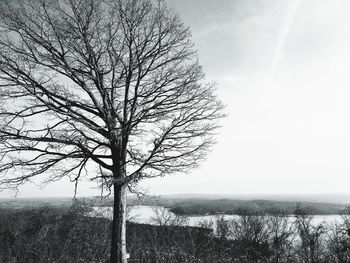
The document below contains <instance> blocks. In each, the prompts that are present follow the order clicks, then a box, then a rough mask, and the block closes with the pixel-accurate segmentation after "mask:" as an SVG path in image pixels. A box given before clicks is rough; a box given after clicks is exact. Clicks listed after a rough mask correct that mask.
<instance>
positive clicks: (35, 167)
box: [0, 0, 223, 263]
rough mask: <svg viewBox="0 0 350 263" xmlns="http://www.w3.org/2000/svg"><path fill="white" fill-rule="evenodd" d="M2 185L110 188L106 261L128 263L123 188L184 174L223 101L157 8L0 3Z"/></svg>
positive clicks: (83, 2) (138, 1)
mask: <svg viewBox="0 0 350 263" xmlns="http://www.w3.org/2000/svg"><path fill="white" fill-rule="evenodd" d="M0 28H1V35H0V96H1V110H0V118H1V119H0V143H1V144H0V152H1V159H0V160H1V165H0V176H1V177H0V182H1V184H2V186H3V187H5V188H14V189H17V188H18V186H19V185H21V184H23V183H25V182H28V181H31V180H32V179H33V178H34V177H38V176H39V178H42V179H41V180H42V182H50V181H55V180H59V179H61V178H63V177H67V176H68V177H69V178H70V179H71V180H72V181H73V182H75V183H76V185H77V184H78V182H79V181H80V180H82V179H83V178H88V179H90V180H93V181H96V183H98V185H99V186H100V187H101V189H107V190H108V191H113V192H114V212H113V224H112V225H113V226H112V228H113V229H112V242H111V257H110V262H113V263H115V262H126V240H125V225H126V224H125V220H126V219H125V218H126V216H125V214H126V212H125V211H126V191H127V188H129V189H131V190H132V189H133V188H134V187H135V185H136V184H137V183H138V182H139V181H140V180H141V179H143V178H152V177H156V176H164V175H166V174H171V173H174V172H176V173H177V172H186V171H188V170H189V169H191V168H194V167H196V166H197V165H198V164H199V162H200V161H201V160H203V159H204V158H205V156H206V153H207V152H208V150H209V149H210V147H211V146H212V145H213V143H214V140H213V135H214V133H215V131H216V129H217V127H218V124H217V120H218V119H220V118H221V117H222V116H223V114H222V109H223V106H222V104H221V102H220V101H218V99H217V98H216V96H215V85H214V84H212V83H206V82H205V80H204V74H203V73H202V69H201V67H200V65H199V64H198V58H197V54H196V51H195V50H194V48H193V43H192V42H191V39H190V38H191V35H190V32H189V30H188V28H187V27H185V26H184V25H183V23H182V22H181V20H180V19H179V17H178V15H177V14H175V13H174V12H173V11H172V10H170V9H169V8H167V7H166V5H165V3H164V2H163V1H157V2H154V1H151V0H106V1H104V0H30V1H29V0H24V1H20V0H12V1H2V2H1V7H0Z"/></svg>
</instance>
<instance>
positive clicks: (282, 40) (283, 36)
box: [268, 0, 302, 86]
mask: <svg viewBox="0 0 350 263" xmlns="http://www.w3.org/2000/svg"><path fill="white" fill-rule="evenodd" d="M301 2H302V0H290V2H289V4H288V10H287V15H286V17H285V21H284V22H283V23H282V28H281V32H280V36H279V38H278V42H277V45H276V49H275V53H274V55H273V59H272V64H271V69H270V74H269V81H268V85H269V86H270V84H271V83H272V82H273V80H274V78H275V74H276V70H277V67H278V64H279V61H280V59H281V55H282V53H283V49H284V46H285V44H286V41H287V39H288V35H289V31H290V28H291V26H292V25H293V23H294V18H295V15H296V13H297V11H298V8H299V6H300V4H301Z"/></svg>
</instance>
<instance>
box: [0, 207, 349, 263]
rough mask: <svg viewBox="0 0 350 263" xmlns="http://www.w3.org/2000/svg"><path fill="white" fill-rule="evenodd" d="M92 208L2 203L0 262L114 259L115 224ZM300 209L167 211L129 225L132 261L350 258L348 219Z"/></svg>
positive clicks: (340, 261) (310, 262)
mask: <svg viewBox="0 0 350 263" xmlns="http://www.w3.org/2000/svg"><path fill="white" fill-rule="evenodd" d="M86 211H87V209H86V207H84V206H81V205H75V206H73V207H72V208H70V209H67V208H57V207H55V208H53V207H41V208H30V209H29V208H27V209H23V208H22V209H5V208H2V209H1V210H0V262H1V263H22V262H23V263H44V262H45V263H46V262H57V263H59V262H62V263H70V262H72V263H73V262H74V263H76V262H84V263H86V262H89V263H93V262H96V263H97V262H107V260H108V257H109V248H110V246H109V242H110V237H109V235H110V227H111V222H110V221H109V220H107V219H104V218H93V217H87V216H85V214H86ZM296 213H297V214H296V218H295V220H294V221H293V222H294V223H291V222H290V218H288V217H285V216H281V215H280V216H261V215H241V216H238V217H237V218H236V219H233V220H230V221H228V220H226V219H225V218H224V217H217V219H216V222H202V223H201V227H188V226H176V225H175V224H179V223H180V221H178V220H177V218H176V217H172V218H171V217H169V215H170V214H168V215H167V214H164V211H163V213H162V211H161V212H160V213H159V214H158V215H159V217H158V218H156V219H155V220H157V223H158V225H157V226H155V225H145V224H134V223H128V226H127V230H128V232H127V247H128V252H129V253H130V259H129V262H145V263H146V262H149V263H157V262H159V263H160V262H164V263H172V262H173V263H184V262H198V263H199V262H208V263H216V262H217V263H219V262H222V263H226V262H227V263H228V262H240V263H245V262H246V263H255V262H256V263H258V262H260V263H261V262H276V263H277V262H281V263H282V262H291V263H294V262H295V263H299V262H303V263H316V262H317V263H319V262H335V263H348V262H350V250H349V248H350V218H349V217H348V216H346V215H344V216H343V221H342V222H340V223H338V224H334V225H332V226H328V225H326V224H319V225H313V224H311V219H312V217H311V216H307V215H305V214H304V213H302V211H301V210H297V211H296ZM212 224H215V225H217V227H216V228H215V231H212V230H211V229H210V227H212V226H213V225H212Z"/></svg>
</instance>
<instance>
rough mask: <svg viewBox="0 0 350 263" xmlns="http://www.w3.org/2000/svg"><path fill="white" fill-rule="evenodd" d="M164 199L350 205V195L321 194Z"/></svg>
mask: <svg viewBox="0 0 350 263" xmlns="http://www.w3.org/2000/svg"><path fill="white" fill-rule="evenodd" d="M159 197H162V198H173V199H189V198H190V199H192V198H200V199H210V200H215V199H234V200H257V199H261V200H270V201H293V202H320V203H333V204H334V203H339V204H350V194H345V193H324V194H323V193H320V194H196V193H193V194H191V193H186V194H173V195H159Z"/></svg>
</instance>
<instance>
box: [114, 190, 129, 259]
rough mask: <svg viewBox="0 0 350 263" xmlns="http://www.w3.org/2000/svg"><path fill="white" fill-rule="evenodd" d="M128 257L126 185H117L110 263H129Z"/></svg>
mask: <svg viewBox="0 0 350 263" xmlns="http://www.w3.org/2000/svg"><path fill="white" fill-rule="evenodd" d="M126 256H127V255H126V185H117V184H115V185H114V204H113V223H112V242H111V256H110V263H127V257H126Z"/></svg>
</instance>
